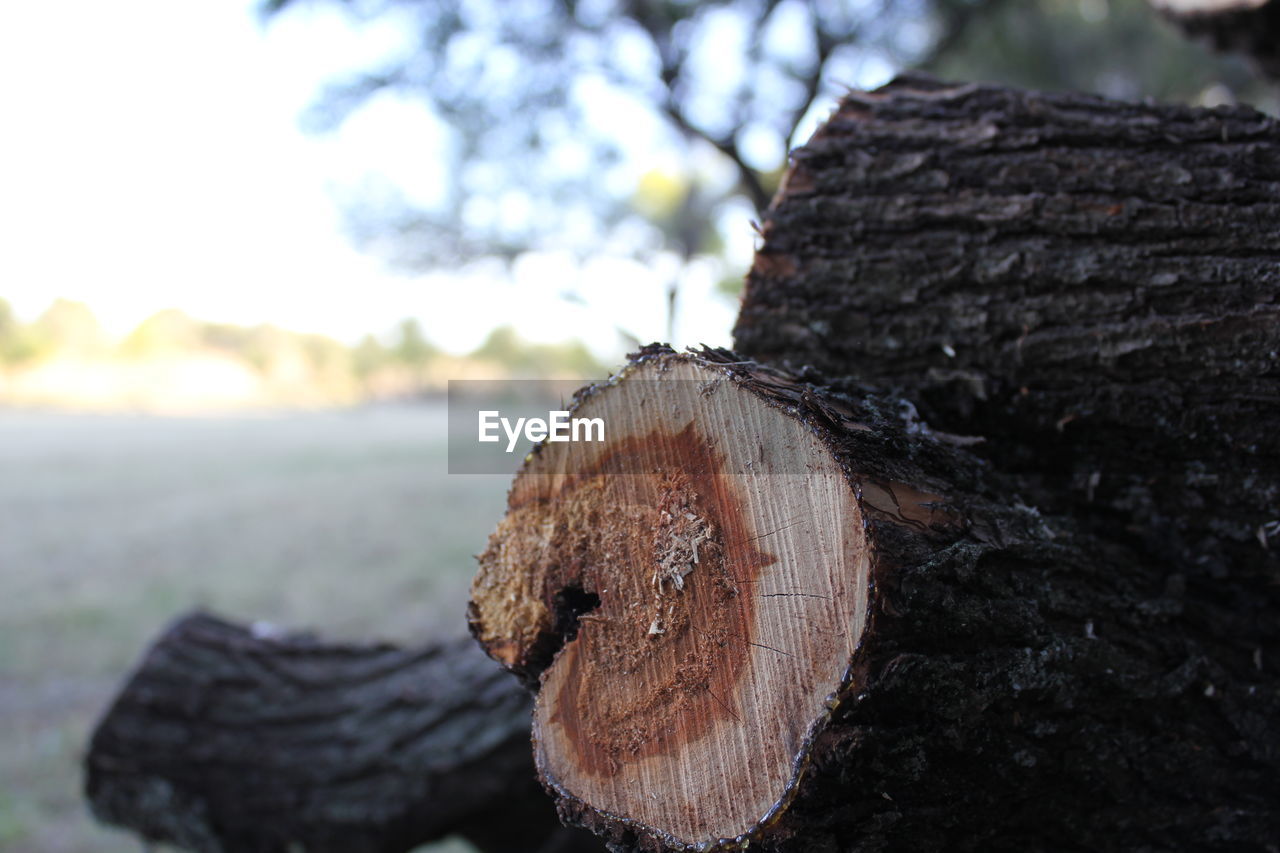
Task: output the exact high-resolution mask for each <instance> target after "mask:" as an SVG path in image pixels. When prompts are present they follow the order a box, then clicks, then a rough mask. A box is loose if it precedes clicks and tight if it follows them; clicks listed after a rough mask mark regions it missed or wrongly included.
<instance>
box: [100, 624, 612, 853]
mask: <svg viewBox="0 0 1280 853" xmlns="http://www.w3.org/2000/svg"><path fill="white" fill-rule="evenodd" d="M529 706H530V699H529V697H528V695H527V693H525V691H523V690H522V689H520V688H519V686H518V685H517V684H516V683H515V682H514V681H513V680H512V679H511V678H510V677H509V676H507V675H506V674H505V673H504V672H502V670H501V669H500V668H498V667H495V666H493V665H492V663H491V662H490V661H488V660H487V659H486V658H485V657H484V656H483V655H482V654H480V652H479V651H478V650H476V648H475V644H474V643H472V642H471V641H470V639H465V640H463V639H459V640H456V641H453V642H448V643H441V644H439V645H433V646H429V647H426V648H423V649H420V650H415V651H405V650H401V649H397V648H394V647H392V646H387V645H377V646H349V645H336V644H332V643H323V642H319V641H317V640H314V639H311V638H308V637H305V636H279V635H264V634H262V633H255V632H253V631H250V630H247V629H245V628H241V627H238V626H235V625H232V624H229V623H226V622H223V621H221V620H219V619H216V618H213V617H211V616H207V615H203V614H194V615H189V616H186V617H183V618H182V619H179V620H177V621H176V622H175V623H174V624H173V625H172V626H171V627H170V628H169V629H168V630H166V631H165V633H164V634H163V635H162V636H161V637H160V638H159V639H158V640H157V641H156V642H155V644H154V645H153V646H152V647H151V649H150V650H149V651H148V652H147V654H146V656H145V657H144V658H143V660H142V661H141V663H140V664H139V666H138V669H137V671H136V672H135V673H134V674H133V675H132V677H131V678H130V679H129V681H128V682H127V683H126V684H125V686H124V688H123V689H122V691H121V693H120V695H119V697H118V698H117V699H116V700H115V702H114V703H113V704H112V706H111V708H110V710H109V711H108V712H107V714H106V715H105V717H104V718H103V719H102V721H101V722H100V723H99V724H98V727H97V730H96V731H95V732H94V735H93V739H92V743H91V745H90V747H89V752H88V754H87V756H86V758H85V767H86V774H87V775H86V794H87V796H88V798H89V802H90V804H91V806H92V809H93V812H94V814H95V816H97V817H98V819H100V820H103V821H106V822H108V823H112V824H116V825H119V826H122V827H126V828H129V829H132V830H134V831H135V832H137V833H139V834H140V835H142V836H143V837H144V838H147V839H150V840H154V841H167V842H172V843H174V844H176V845H178V846H180V847H183V848H186V849H190V850H197V851H205V853H213V852H214V851H227V853H283V851H288V850H307V851H332V853H363V852H364V851H379V853H392V851H405V850H409V849H411V848H413V847H415V846H417V845H418V844H421V843H423V842H426V841H430V840H434V839H437V838H441V837H443V836H446V835H450V834H454V833H458V834H461V835H464V836H466V837H467V838H468V839H470V840H471V841H472V842H473V843H475V844H476V845H477V846H478V847H479V848H480V849H481V850H484V851H494V853H498V851H510V853H517V852H518V853H525V851H531V850H542V851H546V853H551V851H578V850H583V851H585V850H591V849H599V844H598V843H597V842H595V840H594V839H591V838H590V837H589V836H587V835H585V834H584V833H580V832H577V831H572V830H566V829H564V828H562V827H561V826H560V824H559V821H558V820H557V819H556V815H555V812H554V810H553V809H552V807H551V803H550V801H549V800H548V799H547V798H546V795H545V794H543V792H542V791H541V790H540V789H539V787H538V785H537V782H536V781H535V779H534V768H533V762H532V756H531V755H530V752H529Z"/></svg>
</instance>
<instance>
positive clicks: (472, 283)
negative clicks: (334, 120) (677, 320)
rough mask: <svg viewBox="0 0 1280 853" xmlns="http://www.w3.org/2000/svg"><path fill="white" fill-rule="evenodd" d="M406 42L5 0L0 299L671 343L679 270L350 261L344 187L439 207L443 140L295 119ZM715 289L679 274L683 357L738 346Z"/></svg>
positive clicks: (341, 24) (111, 322)
mask: <svg viewBox="0 0 1280 853" xmlns="http://www.w3.org/2000/svg"><path fill="white" fill-rule="evenodd" d="M407 38H408V36H407V34H406V33H405V32H404V31H402V29H401V28H399V27H397V26H396V22H395V21H394V19H391V20H389V21H384V22H381V23H377V24H374V25H371V26H367V27H365V28H363V29H357V28H355V27H354V26H353V25H352V24H351V23H349V22H348V21H347V20H346V18H345V17H344V15H343V14H342V13H341V12H339V11H337V10H336V9H333V8H331V7H330V6H328V5H324V4H320V5H318V6H311V5H308V4H304V6H303V8H301V9H298V10H295V11H291V12H290V13H288V14H286V15H284V16H282V17H281V18H279V19H276V20H274V21H272V22H271V23H270V24H269V25H266V26H264V25H263V24H261V23H260V22H259V21H258V19H257V18H256V16H255V15H254V13H253V4H252V3H251V2H234V0H233V2H227V0H183V2H180V3H175V2H172V0H126V2H120V3H102V2H94V0H77V2H57V1H56V0H51V2H43V3H8V4H3V5H2V6H0V122H2V123H3V127H4V132H3V134H2V135H0V140H3V141H2V142H0V152H2V156H0V234H2V235H3V236H2V237H0V240H2V245H3V248H2V250H0V297H4V298H6V299H8V300H9V301H10V302H11V303H13V305H14V307H15V308H16V309H17V311H18V312H19V314H20V316H23V317H24V318H26V319H31V318H32V317H34V316H35V315H36V314H37V313H38V312H39V311H41V310H43V309H44V307H46V306H47V305H48V303H49V302H50V301H51V300H52V299H53V298H55V297H59V296H61V297H66V298H70V299H77V300H82V301H85V302H87V303H89V305H90V306H91V307H92V308H93V310H94V311H95V313H97V315H98V316H99V318H100V319H101V320H102V321H103V322H104V324H105V325H106V326H107V328H108V330H109V331H111V332H113V333H115V334H124V333H125V332H127V331H128V330H129V329H130V328H131V327H132V326H134V325H136V324H137V323H138V322H139V321H140V320H142V319H143V318H144V317H146V316H148V315H149V314H152V313H154V312H155V311H157V310H160V309H163V308H169V307H176V308H181V309H183V310H186V311H188V312H189V313H191V314H193V315H195V316H197V317H200V318H202V319H208V320H217V321H225V322H237V323H257V322H273V323H277V324H279V325H282V326H285V327H288V328H294V329H298V330H302V331H316V332H324V333H327V334H331V335H334V336H336V337H338V338H341V339H344V340H348V341H353V340H355V339H356V338H358V337H359V336H360V335H362V334H363V333H365V332H383V331H385V330H387V329H389V328H391V327H392V326H393V325H394V324H395V323H396V321H397V320H399V319H400V318H402V317H405V316H417V317H420V318H421V319H422V321H423V325H424V327H425V329H426V331H427V334H428V336H429V337H430V338H432V339H433V340H435V341H437V342H438V343H440V344H443V345H444V346H446V347H449V348H451V349H455V350H465V349H468V348H470V347H473V346H475V345H476V344H477V343H479V341H480V340H481V339H482V338H483V336H484V334H485V333H486V332H487V331H488V330H489V329H490V328H492V327H493V326H496V325H502V324H504V323H511V324H514V325H516V326H517V327H518V328H519V330H520V332H521V333H522V334H523V335H525V336H526V337H529V338H532V339H540V340H555V339H560V338H564V337H568V336H572V335H577V336H580V337H582V338H583V339H585V340H587V342H588V343H590V344H591V345H592V346H593V348H595V349H597V350H598V351H600V352H601V353H602V354H607V353H610V352H617V351H618V348H619V347H620V346H621V344H620V338H619V335H618V329H620V328H621V329H624V330H625V331H627V332H628V333H630V334H632V335H634V336H635V337H637V338H641V339H658V338H662V337H663V336H664V328H665V319H664V316H665V315H664V302H663V299H662V296H661V293H662V286H663V280H664V276H665V275H669V274H670V273H671V270H658V271H646V270H644V269H643V268H641V267H639V266H637V265H635V264H633V263H628V262H623V261H619V260H609V259H598V260H596V261H593V262H591V263H590V264H588V266H587V267H586V268H585V269H584V268H579V267H576V266H575V265H574V264H573V263H572V262H571V261H570V260H569V259H568V258H564V257H554V256H541V257H531V258H526V259H525V260H524V261H522V262H521V263H519V264H517V266H516V268H515V271H514V281H513V280H511V278H509V277H507V276H505V275H503V274H500V273H498V272H497V271H496V269H490V270H487V271H481V272H478V273H472V274H469V275H467V276H466V277H463V278H460V277H458V276H456V275H435V276H432V277H423V276H418V277H413V276H405V275H395V274H392V273H391V272H389V271H388V270H386V269H385V268H384V267H383V266H382V264H381V262H380V261H378V260H377V259H374V258H371V257H365V256H362V255H361V254H360V253H358V252H357V251H356V250H355V249H353V248H352V247H351V246H350V245H349V243H348V242H347V240H346V238H345V237H344V236H343V235H342V233H341V231H340V221H341V217H340V213H339V210H338V208H337V205H336V203H335V201H334V199H333V192H332V191H333V188H334V187H341V186H344V185H345V186H350V185H352V184H354V183H356V182H358V181H359V180H360V179H361V178H362V176H365V175H367V174H369V173H374V172H377V173H382V174H385V175H387V176H388V177H390V178H391V179H392V180H393V181H395V182H396V183H397V184H399V185H402V186H404V187H406V188H407V189H408V191H409V194H410V195H411V196H412V195H415V194H416V195H421V194H422V193H424V192H428V193H429V189H430V186H431V184H432V181H433V171H432V170H433V169H434V168H436V166H435V163H436V160H435V158H434V157H433V155H432V152H433V151H434V150H436V148H437V146H438V145H439V140H438V133H436V130H435V127H434V125H433V123H432V120H431V119H430V117H429V116H428V115H427V113H426V112H425V110H424V109H422V108H421V107H419V106H417V105H416V104H413V103H409V102H403V101H400V102H397V101H396V100H394V99H392V98H384V99H383V100H382V101H380V102H378V103H376V104H374V105H373V107H372V108H370V109H366V110H365V111H363V112H362V113H361V114H359V115H357V116H356V118H355V119H353V120H352V121H350V122H349V123H348V124H347V125H346V126H344V127H343V128H342V130H341V131H339V132H338V133H337V134H335V135H331V136H327V137H321V138H317V137H313V136H308V135H306V134H304V133H303V132H302V131H301V130H300V129H299V122H298V117H299V115H300V113H301V112H302V111H303V109H305V107H306V106H307V104H308V103H310V102H311V101H312V100H313V99H314V98H315V96H316V94H317V92H318V90H319V88H320V86H321V85H322V84H323V83H324V82H325V81H326V80H329V79H331V78H332V77H333V76H334V75H335V74H338V73H341V72H343V71H349V70H357V69H364V68H368V67H369V66H370V65H371V64H375V63H376V60H377V59H378V57H380V56H383V55H386V53H387V52H389V51H396V50H401V49H404V47H405V46H406V45H407V44H408V41H407ZM746 227H747V226H746V223H745V222H744V230H745V229H746ZM750 239H751V238H750V235H749V234H746V233H744V234H743V235H741V236H740V242H746V244H747V245H748V246H749V242H750ZM713 278H714V271H712V270H705V271H699V270H693V271H691V272H690V273H689V274H688V277H687V280H686V285H685V293H686V296H685V310H684V311H683V314H682V317H683V318H684V321H685V322H684V323H683V324H682V325H683V328H682V329H680V330H679V331H678V333H677V336H676V339H677V343H680V344H686V343H694V342H698V341H705V342H707V343H712V344H727V343H728V340H729V326H730V324H731V323H732V318H733V314H734V308H733V306H732V305H731V304H729V302H728V301H727V300H725V299H724V298H723V297H720V296H717V295H715V294H713V293H712V292H711V289H712V283H713V282H712V279H713ZM568 291H575V292H577V293H578V294H579V295H580V296H582V297H585V303H584V302H582V301H580V300H575V301H567V300H565V299H563V298H561V297H562V294H564V293H566V292H568Z"/></svg>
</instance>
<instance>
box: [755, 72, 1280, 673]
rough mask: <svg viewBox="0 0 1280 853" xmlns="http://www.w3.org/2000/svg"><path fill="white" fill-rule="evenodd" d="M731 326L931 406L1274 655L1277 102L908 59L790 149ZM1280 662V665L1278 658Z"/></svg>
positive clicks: (1202, 620)
mask: <svg viewBox="0 0 1280 853" xmlns="http://www.w3.org/2000/svg"><path fill="white" fill-rule="evenodd" d="M764 235H765V240H764V245H763V247H762V249H761V250H760V251H759V253H758V254H757V258H756V261H755V265H754V267H753V269H752V271H751V273H750V276H749V278H748V284H747V291H746V295H745V297H744V303H743V307H742V312H741V314H740V316H739V321H738V325H737V328H736V330H735V335H736V339H737V344H738V347H739V349H740V350H741V351H742V352H743V353H744V354H746V355H749V356H752V357H755V358H758V359H760V360H762V361H768V362H773V363H777V364H783V365H787V366H789V367H790V368H791V369H793V370H804V369H810V370H813V371H816V373H815V374H814V375H817V374H822V375H825V377H826V378H827V379H828V380H829V381H832V382H834V383H835V384H837V385H840V386H842V387H845V388H847V389H848V388H856V387H858V386H860V385H868V386H873V387H877V388H883V389H886V390H889V391H891V392H893V393H895V394H899V395H901V396H903V397H905V398H906V399H908V400H911V401H912V402H913V403H915V404H916V405H917V406H918V408H919V412H920V414H921V416H922V417H923V419H924V420H925V421H927V422H928V423H929V424H930V425H931V426H933V427H934V428H935V429H939V430H944V431H947V432H951V433H956V434H962V435H967V436H975V437H980V438H981V439H983V440H982V442H981V443H979V444H976V445H975V448H974V449H975V451H976V452H978V453H979V454H981V455H983V456H984V457H986V458H987V459H989V460H991V461H992V462H993V463H995V464H996V465H997V466H998V467H999V468H1001V469H1003V470H1005V471H1007V472H1011V473H1014V474H1017V475H1018V476H1019V477H1020V484H1021V485H1020V488H1021V489H1022V490H1023V492H1024V497H1025V499H1026V500H1027V501H1029V502H1030V503H1032V504H1034V505H1036V506H1038V507H1040V508H1042V509H1044V510H1046V511H1050V512H1057V513H1069V514H1071V515H1073V516H1074V517H1075V518H1077V519H1078V520H1079V521H1080V522H1081V523H1082V526H1083V527H1084V529H1087V530H1090V531H1092V532H1094V533H1097V534H1099V535H1103V536H1107V537H1109V538H1111V539H1113V540H1115V541H1121V542H1127V543H1129V544H1132V545H1134V546H1135V547H1136V548H1137V549H1138V550H1139V551H1140V552H1141V553H1144V554H1146V555H1147V556H1149V557H1150V558H1152V559H1157V560H1162V561H1164V562H1165V563H1166V564H1167V567H1168V576H1169V582H1170V583H1171V584H1174V585H1176V586H1183V585H1185V586H1186V587H1187V588H1188V589H1189V590H1190V593H1189V596H1188V601H1190V602H1194V607H1193V608H1192V609H1193V610H1194V613H1192V614H1190V618H1191V619H1192V620H1193V621H1195V622H1196V623H1197V624H1200V625H1202V626H1203V627H1205V628H1206V629H1210V628H1212V630H1214V631H1215V632H1216V633H1217V634H1218V635H1219V636H1220V638H1221V641H1222V642H1223V644H1224V646H1225V647H1227V648H1234V652H1233V654H1232V658H1233V661H1234V662H1232V663H1230V664H1228V665H1229V666H1234V667H1236V668H1237V669H1245V668H1248V667H1250V666H1252V664H1251V663H1249V660H1250V658H1251V656H1252V655H1253V654H1254V653H1255V651H1257V650H1259V649H1261V654H1262V656H1263V657H1264V659H1265V660H1266V661H1274V660H1276V654H1277V653H1280V647H1278V645H1277V627H1276V622H1277V620H1276V614H1277V613H1278V612H1280V560H1278V559H1277V540H1278V539H1280V429H1277V426H1278V425H1280V125H1278V124H1277V122H1276V121H1275V120H1274V119H1270V118H1268V117H1266V116H1263V115H1261V114H1259V113H1256V112H1254V111H1252V110H1249V109H1245V108H1230V109H1216V110H1204V109H1192V108H1187V107H1175V106H1159V105H1153V104H1140V105H1139V104H1123V103H1114V102H1110V101H1105V100H1102V99H1099V98H1095V97H1090V96H1084V95H1043V94H1035V93H1026V92H1017V91H1010V90H1006V89H1000V88H994V87H986V86H972V85H967V86H956V85H945V84H942V83H939V82H937V81H933V80H930V79H927V78H920V77H907V78H902V79H900V80H898V81H895V82H894V83H893V84H890V85H889V86H888V87H886V88H884V89H882V90H880V91H877V92H872V93H863V94H851V95H849V96H848V97H847V98H846V99H845V100H844V101H843V102H842V104H841V106H840V108H839V110H838V111H837V112H836V114H835V115H834V116H833V117H832V119H831V121H830V122H829V123H828V124H827V125H826V126H825V127H824V128H822V129H821V130H820V131H819V132H818V133H817V134H816V135H815V136H814V138H813V139H812V140H811V141H810V142H809V143H808V144H807V145H806V146H805V147H804V148H803V149H801V150H799V151H797V152H796V154H795V162H794V166H793V169H792V171H791V173H790V175H789V176H788V178H787V180H786V182H785V186H784V187H783V189H782V190H781V191H780V193H779V195H778V197H777V198H776V199H775V201H774V204H773V207H772V208H771V209H770V211H769V214H768V216H767V218H766V222H765V225H764ZM1266 665H1267V666H1274V663H1267V664H1266Z"/></svg>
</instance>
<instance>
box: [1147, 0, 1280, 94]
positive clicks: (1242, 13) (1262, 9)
mask: <svg viewBox="0 0 1280 853" xmlns="http://www.w3.org/2000/svg"><path fill="white" fill-rule="evenodd" d="M1150 3H1151V5H1152V6H1155V7H1156V8H1157V9H1159V10H1160V11H1161V12H1162V13H1163V14H1164V15H1165V16H1166V17H1168V18H1169V19H1171V20H1173V21H1174V22H1176V23H1177V24H1178V25H1179V26H1181V27H1182V28H1183V29H1184V30H1185V31H1186V32H1187V35H1189V36H1192V37H1194V38H1203V39H1206V40H1207V41H1208V42H1209V43H1210V44H1212V45H1213V46H1214V48H1216V49H1217V50H1224V51H1234V52H1236V53H1243V54H1244V55H1246V56H1251V57H1253V58H1254V59H1255V60H1256V61H1257V63H1258V67H1259V68H1260V69H1261V70H1262V72H1263V73H1264V74H1266V75H1267V76H1269V77H1274V78H1276V79H1280V0H1150Z"/></svg>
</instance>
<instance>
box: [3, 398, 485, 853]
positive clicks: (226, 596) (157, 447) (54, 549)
mask: <svg viewBox="0 0 1280 853" xmlns="http://www.w3.org/2000/svg"><path fill="white" fill-rule="evenodd" d="M445 420H446V419H445V411H444V406H443V404H442V403H441V404H422V405H418V406H409V405H402V406H379V407H367V408H361V409H353V410H334V411H325V412H313V413H289V414H280V415H270V416H267V415H263V416H239V415H238V416H235V417H225V418H213V417H209V418H203V417H202V418H159V417H147V416H137V415H110V416H107V415H102V416H99V415H70V414H50V413H33V412H20V411H3V410H0V850H4V851H12V853H19V851H22V853H60V852H61V851H77V853H79V851H104V852H105V853H111V852H112V851H137V850H140V849H141V845H140V844H139V843H138V842H137V841H135V840H133V838H132V837H131V836H129V835H127V834H124V833H121V832H116V831H112V830H107V829H104V828H100V827H98V826H97V825H95V824H94V823H93V821H92V819H91V818H90V817H89V816H88V814H87V810H86V808H85V806H84V804H83V802H82V801H81V799H80V793H79V789H80V784H81V779H80V770H79V759H80V754H81V751H82V750H83V748H84V745H85V742H86V738H87V735H88V733H89V731H90V728H91V727H92V725H93V722H94V719H95V717H96V715H97V714H98V713H99V712H100V711H101V710H102V709H103V708H104V707H105V705H106V703H107V702H108V701H109V700H110V698H111V696H112V693H113V690H114V689H115V688H116V686H117V685H118V684H119V682H120V679H121V678H122V677H123V676H124V675H125V673H126V671H127V669H128V667H129V666H130V665H131V664H132V663H133V661H134V660H135V659H136V657H137V655H138V654H139V652H140V651H141V650H142V648H143V647H144V645H145V644H146V643H147V641H148V640H149V639H150V638H151V637H153V636H154V635H155V634H156V633H157V632H158V631H159V630H160V629H161V628H162V627H163V626H164V624H165V623H166V622H167V621H168V620H169V619H171V618H172V617H173V616H175V615H176V614H178V613H180V612H182V611H185V610H188V609H190V608H193V607H202V608H207V609H211V610H213V611H215V612H217V613H219V614H221V615H224V616H228V617H231V618H234V619H237V620H241V621H252V620H259V619H261V620H267V621H270V622H274V623H277V624H279V625H281V626H285V627H288V628H296V629H302V628H316V629H319V630H320V631H321V632H323V633H324V634H325V635H326V636H329V637H343V638H385V639H391V640H394V641H399V642H417V641H420V640H421V639H423V638H424V637H427V636H430V635H433V634H437V633H442V632H452V633H457V632H460V631H462V630H464V628H463V625H462V620H463V616H462V614H463V603H464V601H465V598H466V589H467V584H468V583H469V580H470V575H471V573H472V570H473V567H474V560H473V558H472V555H473V554H475V553H478V552H479V551H480V550H481V549H482V548H483V546H484V542H485V537H486V536H487V535H488V533H489V530H490V529H491V527H492V525H493V524H494V523H495V522H496V520H497V519H498V517H499V514H500V512H501V509H502V506H503V502H504V499H505V491H506V486H507V483H508V478H506V477H493V476H488V477H485V476H449V475H447V474H446V473H445V469H446V456H445ZM457 849H462V848H460V847H459V848H457Z"/></svg>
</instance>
